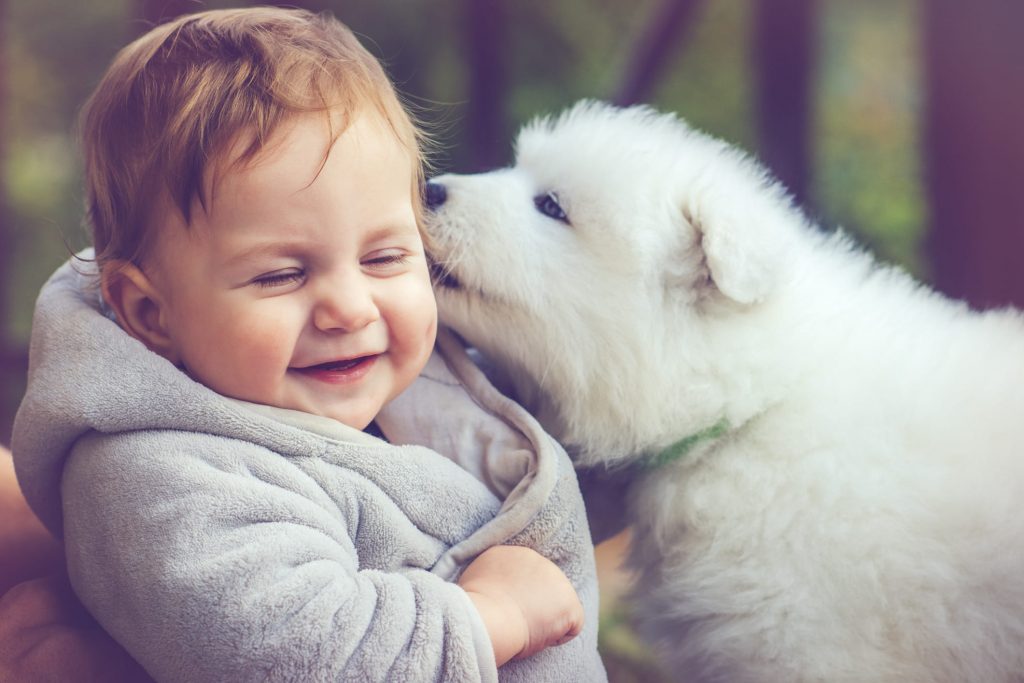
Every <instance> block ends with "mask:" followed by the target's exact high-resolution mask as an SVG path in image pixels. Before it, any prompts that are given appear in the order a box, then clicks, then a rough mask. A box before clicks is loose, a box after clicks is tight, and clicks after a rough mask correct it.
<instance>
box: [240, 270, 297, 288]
mask: <svg viewBox="0 0 1024 683" xmlns="http://www.w3.org/2000/svg"><path fill="white" fill-rule="evenodd" d="M304 277H306V271H304V270H297V269H295V268H290V269H288V270H280V271H277V272H274V273H267V274H266V275H260V276H259V277H258V278H255V279H254V280H253V281H252V283H253V284H254V285H257V286H258V287H284V286H285V285H290V284H293V283H295V282H299V281H301V280H302V279H303V278H304Z"/></svg>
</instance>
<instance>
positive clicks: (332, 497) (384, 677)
mask: <svg viewBox="0 0 1024 683" xmlns="http://www.w3.org/2000/svg"><path fill="white" fill-rule="evenodd" d="M377 424H378V427H379V428H380V430H381V431H382V432H383V434H384V435H385V436H386V437H387V441H384V440H382V439H378V438H376V437H374V436H371V435H368V434H366V433H363V432H360V431H358V430H354V429H351V428H348V427H346V426H345V425H342V424H341V423H338V422H335V421H333V420H330V419H327V418H321V417H317V416H314V415H309V414H305V413H300V412H296V411H289V410H282V409H278V408H270V407H267V406H258V405H255V404H249V403H245V402H242V401H237V400H233V399H229V398H226V397H224V396H221V395H219V394H217V393H215V392H213V391H211V390H209V389H208V388H206V387H205V386H203V385H202V384H199V383H197V382H195V381H193V380H192V379H190V378H189V377H188V376H187V375H186V374H185V373H184V372H182V371H181V370H179V369H178V368H176V367H175V366H174V365H172V364H171V363H169V362H167V361H166V360H165V359H163V358H162V357H160V356H158V355H156V354H154V353H152V352H150V351H149V350H147V349H146V348H145V347H144V346H143V345H142V344H141V343H139V342H138V341H136V340H135V339H133V338H131V337H130V336H129V335H127V334H126V333H125V332H123V331H122V330H121V329H120V328H119V327H118V326H117V324H116V323H115V322H114V321H112V320H111V319H110V318H109V317H108V316H106V315H104V312H103V307H102V303H101V299H100V296H99V293H98V282H97V274H96V270H95V267H94V266H92V265H91V264H90V263H87V262H83V261H81V260H74V259H73V260H72V261H71V262H69V263H68V264H66V265H65V266H63V267H62V268H61V269H59V270H58V271H57V272H56V273H55V274H54V276H53V277H52V278H51V279H50V280H49V282H48V283H47V284H46V285H45V286H44V288H43V290H42V292H41V294H40V297H39V300H38V302H37V307H36V313H35V319H34V322H33V331H32V341H31V350H30V367H29V387H28V391H27V394H26V396H25V399H24V401H23V403H22V406H21V408H20V410H19V412H18V415H17V419H16V423H15V432H14V441H13V450H14V454H15V465H16V468H17V473H18V479H19V483H20V484H21V486H22V488H23V490H24V492H25V495H26V498H27V499H28V501H29V503H30V504H31V506H32V507H33V509H34V510H35V511H36V513H37V514H38V515H39V517H40V518H41V519H42V520H43V522H44V523H45V524H46V525H47V526H48V527H49V528H50V529H51V530H52V531H53V532H54V533H56V534H58V535H61V536H63V538H64V542H65V546H66V549H67V558H68V570H69V573H70V576H71V580H72V584H73V586H74V588H75V591H76V592H77V593H78V595H79V597H80V598H81V600H82V602H83V603H84V604H85V605H86V607H87V608H88V609H89V610H90V611H91V612H92V613H93V614H94V615H95V617H96V618H97V620H98V621H99V622H100V623H101V624H102V625H103V626H104V627H105V628H106V629H107V630H108V632H109V633H110V634H111V635H113V636H114V638H115V639H117V640H118V641H120V642H121V643H122V644H123V645H124V646H125V648H126V649H127V650H128V651H129V652H130V653H131V654H132V655H133V656H134V657H135V658H136V659H137V660H138V661H139V662H140V663H141V664H142V665H143V666H144V667H145V668H146V670H147V671H148V672H149V673H150V674H151V675H152V676H153V677H154V678H155V679H157V680H158V681H190V682H195V681H218V682H221V681H256V680H269V681H477V680H479V681H499V680H500V681H524V682H525V681H558V682H561V681H587V682H588V683H589V682H593V681H603V680H606V675H605V672H604V669H603V667H602V665H601V661H600V658H599V656H598V653H597V586H596V578H595V572H594V563H593V553H592V546H591V539H590V535H589V530H588V527H587V522H586V517H585V513H584V509H583V503H582V500H581V497H580V493H579V488H578V485H577V482H576V478H575V475H574V473H573V469H572V466H571V463H570V462H569V460H568V458H567V456H566V455H565V453H564V452H563V451H562V450H561V449H560V447H559V446H558V445H557V444H556V443H555V442H554V441H553V440H552V439H551V438H550V437H549V436H548V435H547V434H545V433H544V432H543V431H542V430H541V428H540V427H539V426H538V424H537V423H536V422H535V421H534V420H533V418H532V417H531V416H530V415H529V414H527V413H526V412H525V411H524V410H523V409H522V408H520V407H519V406H518V405H516V404H515V403H513V402H511V401H509V400H508V399H506V398H505V397H504V396H502V395H501V394H500V393H498V392H497V391H496V390H495V389H494V388H493V387H492V386H491V385H490V384H489V383H488V381H487V380H486V378H485V377H484V376H483V374H482V373H481V372H480V371H479V369H478V368H477V367H476V366H475V365H474V364H473V362H472V360H471V359H470V358H469V357H468V356H467V354H466V352H465V350H464V349H463V348H462V346H461V344H460V343H459V342H458V340H457V339H456V338H455V337H454V336H452V335H450V334H449V333H446V332H443V331H442V333H441V334H440V335H439V339H438V345H437V349H436V351H435V354H434V356H433V357H432V358H431V360H430V362H429V363H428V365H427V367H426V369H425V370H424V372H423V373H422V375H421V377H420V378H419V379H418V380H417V381H416V382H414V384H413V385H412V386H411V387H410V388H409V389H408V390H407V391H406V392H405V393H403V394H402V395H401V396H400V397H399V398H398V399H396V400H395V401H393V402H392V403H391V404H390V405H389V406H388V407H387V408H386V409H385V410H384V411H383V412H382V413H381V414H380V415H379V416H378V419H377ZM503 543H511V544H519V545H526V546H529V547H531V548H534V549H536V550H537V551H538V552H540V553H541V554H543V555H545V556H546V557H548V558H550V559H552V560H553V561H554V562H555V563H556V564H558V565H559V566H560V567H561V568H562V569H563V571H564V572H565V573H566V575H567V576H568V577H569V579H570V580H571V581H572V583H573V585H574V586H575V587H576V589H577V591H578V593H579V596H580V598H581V600H582V602H583V606H584V609H585V612H586V625H585V628H584V629H583V632H582V634H581V635H580V636H578V637H577V638H576V639H574V640H573V641H571V642H569V643H568V644H566V645H562V646H559V647H554V648H549V649H547V650H545V651H543V652H541V653H539V654H538V655H536V656H534V657H530V658H527V659H524V660H520V661H513V662H510V663H508V664H507V665H505V666H503V667H502V668H501V669H500V670H496V669H495V666H494V658H493V652H492V649H491V645H490V641H489V639H488V636H487V633H486V630H485V629H484V626H483V623H482V621H481V620H480V617H479V614H478V613H477V612H476V610H475V608H474V607H473V605H472V603H471V602H470V601H469V599H468V597H467V596H466V595H465V593H464V592H463V591H462V590H461V589H460V588H459V587H458V586H457V585H456V584H455V583H454V581H455V580H456V579H457V578H458V576H459V573H460V571H461V570H462V568H464V567H465V566H466V564H467V563H469V562H470V561H471V560H472V559H473V558H474V557H475V556H476V555H477V554H479V553H480V552H481V551H483V550H484V549H486V548H488V547H490V546H492V545H496V544H503Z"/></svg>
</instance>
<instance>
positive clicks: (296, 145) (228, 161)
mask: <svg viewBox="0 0 1024 683" xmlns="http://www.w3.org/2000/svg"><path fill="white" fill-rule="evenodd" d="M353 137H358V138H359V141H360V144H369V145H380V146H381V148H382V149H383V148H392V149H396V148H397V149H401V150H403V152H404V154H405V156H406V157H407V159H408V162H409V164H410V168H411V167H413V166H414V165H416V164H417V163H418V158H417V151H416V150H415V149H408V145H407V143H406V141H405V140H403V139H402V136H401V135H399V133H398V131H397V129H396V128H395V126H393V125H392V124H391V122H390V121H389V120H388V119H387V118H386V117H385V116H384V115H382V114H381V113H379V112H377V111H375V110H373V109H372V108H370V107H363V108H361V109H359V110H357V111H355V112H351V113H342V112H328V111H323V112H304V113H298V114H294V115H292V116H289V117H287V118H285V119H283V120H282V121H280V122H279V123H278V124H277V125H276V126H275V127H274V128H273V129H272V130H270V132H269V133H268V134H266V135H263V136H261V135H260V133H259V132H258V131H257V130H256V129H255V128H251V127H250V128H246V129H243V130H240V131H238V132H237V133H236V134H235V135H233V136H232V137H230V138H229V139H228V141H227V142H226V143H225V144H224V145H223V146H222V147H221V149H220V150H217V151H216V152H215V153H214V154H212V155H211V156H210V159H209V161H208V162H207V167H206V170H205V172H204V174H203V176H204V177H203V184H202V191H203V196H202V197H200V199H201V200H202V201H203V203H205V200H206V199H207V198H208V199H209V200H210V201H211V202H212V201H215V198H216V195H217V190H218V189H219V188H221V187H223V185H224V183H225V182H229V183H230V182H233V181H237V180H238V179H240V178H241V177H243V176H244V177H246V178H248V179H250V180H252V179H256V178H259V179H266V181H267V182H270V183H274V182H282V183H289V184H290V183H294V182H296V181H301V180H302V179H303V178H296V177H294V175H293V173H294V171H296V170H300V169H296V168H295V165H296V164H297V163H298V162H300V161H301V162H304V163H305V164H306V165H308V166H309V174H308V177H304V179H305V181H306V182H309V183H312V182H313V181H315V180H316V177H317V174H318V173H319V171H320V170H321V169H322V168H323V166H324V164H326V163H327V160H328V158H329V157H330V156H331V154H334V153H337V152H336V148H337V146H338V144H337V143H338V142H339V140H342V139H343V138H344V139H346V140H350V139H352V138H353ZM283 161H287V162H289V166H288V167H283V166H282V162H283Z"/></svg>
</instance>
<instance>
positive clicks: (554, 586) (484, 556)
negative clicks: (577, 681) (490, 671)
mask: <svg viewBox="0 0 1024 683" xmlns="http://www.w3.org/2000/svg"><path fill="white" fill-rule="evenodd" d="M459 585H460V586H461V587H462V589H463V590H464V591H466V593H467V594H468V595H469V598H470V600H472V601H473V604H474V605H476V608H477V610H478V611H479V612H480V616H481V617H483V620H484V624H485V625H486V626H487V632H488V634H490V636H491V644H492V645H493V647H494V658H495V660H496V662H497V665H498V666H501V665H502V664H504V663H505V662H507V661H508V660H510V659H513V658H515V659H522V658H523V657H529V656H530V655H533V654H536V653H537V652H540V651H541V650H543V649H544V648H547V647H551V646H552V645H561V644H562V643H567V642H569V641H570V640H572V639H573V638H575V637H576V636H577V635H579V632H580V630H581V629H582V628H583V605H582V604H581V603H580V599H579V596H577V595H576V590H575V589H574V588H573V587H572V584H571V583H569V579H568V578H566V576H565V574H563V573H562V570H561V569H559V568H558V567H557V566H556V565H555V563H553V562H552V561H551V560H549V559H547V558H546V557H544V556H542V555H540V554H539V553H537V552H536V551H534V550H531V549H529V548H523V547H520V546H514V545H499V546H494V547H493V548H488V549H487V550H485V551H484V552H483V553H481V554H480V555H479V556H478V557H477V558H476V559H475V560H473V561H472V562H471V563H470V564H469V566H468V567H466V569H465V571H464V572H462V577H461V578H460V579H459Z"/></svg>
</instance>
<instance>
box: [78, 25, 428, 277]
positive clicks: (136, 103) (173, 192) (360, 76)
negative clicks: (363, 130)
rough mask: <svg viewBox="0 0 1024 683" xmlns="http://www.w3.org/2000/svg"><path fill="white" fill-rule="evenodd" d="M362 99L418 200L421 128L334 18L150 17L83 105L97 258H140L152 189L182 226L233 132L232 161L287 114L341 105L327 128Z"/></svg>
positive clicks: (148, 232)
mask: <svg viewBox="0 0 1024 683" xmlns="http://www.w3.org/2000/svg"><path fill="white" fill-rule="evenodd" d="M366 107H372V108H374V109H376V111H377V113H378V114H379V115H380V116H382V117H383V119H384V120H385V121H386V122H387V123H388V124H389V125H390V128H391V130H393V131H394V133H395V135H396V137H397V139H398V140H399V142H400V143H401V144H402V145H403V146H404V147H405V148H406V149H408V151H409V153H410V158H411V159H412V160H413V162H414V166H415V169H416V173H415V174H414V187H413V188H412V192H413V193H414V194H413V200H414V201H413V204H414V207H416V210H417V212H418V211H420V206H421V202H420V201H419V194H420V187H421V184H422V182H423V173H424V171H423V161H424V160H423V157H422V153H421V151H420V150H421V144H420V143H421V133H420V131H419V129H418V128H417V126H416V125H415V124H414V123H413V121H412V120H411V118H410V116H409V114H408V113H407V112H406V110H405V108H404V107H403V106H402V103H401V102H400V100H399V98H398V95H397V93H396V92H395V90H394V87H393V86H392V84H391V82H390V80H389V79H388V77H387V75H386V74H385V72H384V69H383V67H382V66H381V65H380V63H379V62H378V61H377V60H376V59H375V58H374V57H373V56H372V55H371V54H370V53H369V52H367V50H366V49H365V48H364V47H363V46H362V45H360V43H359V41H358V40H357V39H356V37H355V36H354V35H353V34H352V32H351V31H350V30H349V29H348V28H347V27H345V26H344V25H343V24H342V23H341V22H339V21H338V20H336V19H334V18H333V17H331V16H330V15H327V14H313V13H311V12H308V11H305V10H295V9H279V8H271V7H259V8H248V9H233V10H213V11H208V12H201V13H198V14H192V15H187V16H184V17H180V18H178V19H176V20H174V21H171V22H169V23H167V24H163V25H161V26H158V27H156V28H154V29H153V30H151V31H149V32H148V33H146V34H145V35H143V36H142V37H140V38H138V39H137V40H135V41H134V42H133V43H131V44H129V45H128V46H126V47H125V48H123V49H122V50H121V51H120V52H119V53H118V54H117V56H116V57H115V58H114V61H113V62H112V63H111V65H110V67H109V68H108V69H107V72H106V74H105V75H104V77H103V79H102V80H101V82H100V84H99V85H98V86H97V88H96V91H95V92H94V93H93V94H92V96H91V97H90V98H89V101H88V102H87V103H86V105H85V108H84V110H83V112H82V118H81V139H82V149H83V152H84V157H85V193H86V217H87V221H88V223H89V228H90V231H91V233H92V238H93V246H94V248H95V251H96V255H95V258H96V260H97V262H98V263H99V265H100V267H101V268H102V267H103V265H104V264H105V263H107V262H110V261H114V260H118V261H124V262H130V263H136V264H138V263H140V261H141V259H142V258H144V257H145V255H146V253H147V251H148V249H149V247H150V246H151V243H152V240H153V232H154V231H153V230H152V229H151V227H150V226H151V224H152V223H153V215H152V212H153V211H154V209H155V208H156V207H159V206H161V205H162V204H163V202H162V201H160V200H161V198H162V197H169V198H170V199H171V201H172V203H173V205H174V206H175V207H176V208H177V209H178V210H180V211H181V213H182V215H183V216H184V218H185V223H186V225H187V224H188V223H189V220H190V213H191V207H192V203H193V201H195V200H198V201H199V202H200V204H201V205H202V206H203V207H205V206H206V197H205V194H204V190H203V187H204V186H203V178H204V174H205V173H206V172H207V171H208V170H209V169H211V168H212V164H215V163H218V162H220V161H223V157H224V156H225V155H226V154H227V151H228V149H229V148H230V146H231V144H232V143H233V142H234V141H235V140H236V139H238V136H239V135H240V134H241V133H242V132H243V131H244V132H246V133H247V135H251V137H246V141H248V140H251V143H249V144H248V146H247V147H246V148H245V149H244V150H243V151H242V153H241V154H240V155H239V157H238V158H237V159H235V160H234V162H237V163H243V162H245V161H246V160H249V159H251V158H253V157H254V156H255V155H256V154H258V153H259V152H260V150H262V149H263V147H264V145H265V144H266V142H267V140H268V139H269V138H270V136H271V135H272V134H273V133H274V132H275V130H276V129H277V128H278V126H279V125H280V124H281V123H282V122H283V121H285V120H286V119H287V118H288V117H290V116H293V115H295V114H299V113H304V112H325V113H330V114H331V115H333V114H340V115H341V116H340V120H341V121H342V122H343V123H342V129H341V130H334V129H333V128H332V134H333V136H334V137H335V138H336V137H337V136H338V135H340V134H342V132H343V130H344V125H345V124H346V123H347V122H348V121H350V120H351V118H352V116H353V114H355V113H357V112H358V111H362V110H364V109H365V108H366ZM329 118H331V119H333V118H334V117H333V116H331V117H329ZM325 148H326V147H325ZM325 154H326V151H325ZM325 159H326V156H325ZM417 217H419V216H417Z"/></svg>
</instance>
